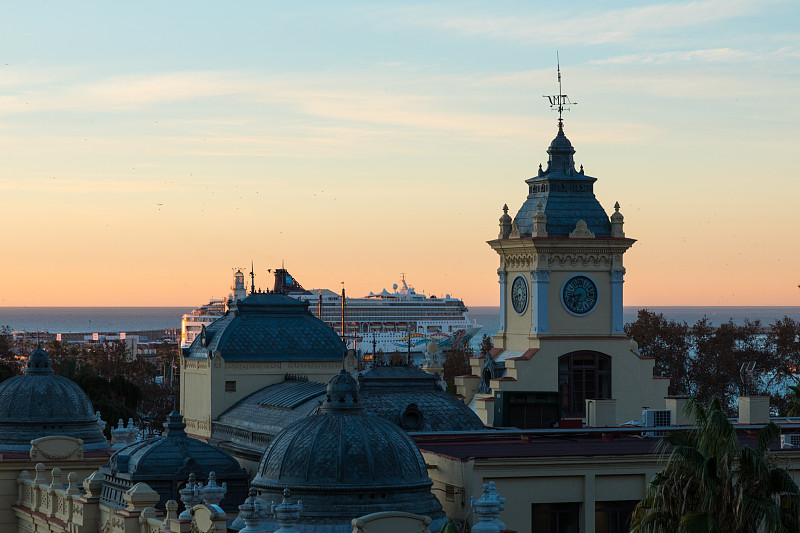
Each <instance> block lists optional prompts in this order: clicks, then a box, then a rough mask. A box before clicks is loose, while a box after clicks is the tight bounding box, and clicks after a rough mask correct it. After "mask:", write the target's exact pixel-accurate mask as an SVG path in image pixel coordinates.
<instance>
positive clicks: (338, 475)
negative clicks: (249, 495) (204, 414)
mask: <svg viewBox="0 0 800 533" xmlns="http://www.w3.org/2000/svg"><path fill="white" fill-rule="evenodd" d="M432 484H433V483H432V482H431V479H430V478H429V477H428V472H427V470H426V468H425V461H424V460H423V459H422V455H421V454H420V452H419V449H417V446H416V444H414V441H412V440H411V438H410V437H409V436H408V435H407V434H406V433H405V432H404V431H403V430H402V429H400V427H398V426H396V425H395V424H392V423H391V422H388V421H386V420H383V419H381V418H378V417H374V416H368V415H364V414H363V409H362V408H361V407H360V406H359V404H358V395H357V388H356V382H355V380H354V379H353V378H352V377H350V376H349V375H347V374H346V372H345V371H344V370H342V373H340V374H339V375H338V376H336V377H334V378H333V379H332V380H331V384H329V387H328V394H327V396H326V399H325V402H324V404H323V406H322V408H321V409H320V412H319V414H315V415H312V416H309V417H306V418H303V419H301V420H298V421H297V422H295V423H293V424H291V425H289V426H288V427H287V428H286V429H285V430H284V431H283V432H281V433H279V434H278V435H276V436H275V438H274V439H273V440H272V442H271V443H270V445H269V447H268V448H267V451H266V452H264V456H263V458H262V460H261V464H260V466H259V471H258V474H257V475H256V477H255V479H253V482H252V486H254V487H256V488H257V489H259V491H260V493H261V494H262V495H263V494H266V495H267V500H269V499H270V498H272V499H275V500H277V499H278V497H279V495H280V494H281V493H282V492H283V489H284V488H287V487H288V488H290V489H291V491H292V494H293V495H295V496H296V497H298V498H301V499H302V500H303V501H304V503H306V507H305V509H308V511H305V510H304V513H303V516H304V520H305V521H307V522H312V523H313V522H316V523H321V522H325V523H339V522H341V523H342V524H345V525H349V521H350V520H351V519H352V518H353V517H354V516H362V515H364V514H369V513H373V512H378V511H386V510H397V511H407V512H414V513H418V514H423V515H427V516H430V517H431V518H434V519H437V518H441V517H443V516H444V515H443V513H442V510H441V505H440V504H439V502H438V500H436V497H435V496H433V494H432V493H431V492H430V487H431V485H432ZM347 531H350V530H349V529H348V530H347Z"/></svg>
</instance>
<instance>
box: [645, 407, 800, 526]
mask: <svg viewBox="0 0 800 533" xmlns="http://www.w3.org/2000/svg"><path fill="white" fill-rule="evenodd" d="M688 408H689V412H690V413H691V414H694V416H695V419H696V421H697V427H696V428H695V429H694V430H690V431H680V432H674V433H670V434H669V435H668V436H667V437H666V439H665V440H664V445H665V448H670V447H671V451H670V454H669V459H668V460H667V465H666V467H665V468H664V471H663V472H661V473H659V474H658V475H656V477H655V479H653V481H652V482H651V483H650V486H649V487H648V488H647V492H646V494H645V497H644V499H643V500H642V501H641V502H639V504H638V505H637V506H636V509H635V510H634V512H633V516H632V520H631V532H641V533H676V532H677V533H694V532H703V533H716V532H719V533H762V532H763V533H778V532H781V533H784V532H797V531H800V498H798V496H799V495H800V489H798V486H797V484H796V483H795V482H794V481H793V480H792V478H791V476H790V475H789V473H788V472H787V471H786V470H785V469H784V468H782V467H780V466H777V465H775V461H774V457H773V456H770V454H769V446H770V444H772V443H773V442H774V441H775V439H776V438H777V437H778V435H779V434H780V428H779V427H778V426H777V425H775V424H774V423H772V422H770V423H769V424H767V425H766V426H764V428H763V429H762V430H761V431H760V432H759V435H758V440H757V443H756V448H755V449H753V448H750V447H749V446H742V445H741V444H740V443H739V439H738V438H737V436H736V429H735V428H734V426H733V424H731V423H730V422H729V421H728V418H727V416H726V415H725V412H724V411H723V410H722V407H721V406H720V402H719V401H718V400H717V399H713V400H712V401H711V403H710V404H709V406H708V408H707V409H706V408H704V407H703V406H702V405H701V404H700V403H699V402H695V401H693V402H690V404H689V407H688Z"/></svg>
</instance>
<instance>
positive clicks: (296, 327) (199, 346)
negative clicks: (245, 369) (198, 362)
mask: <svg viewBox="0 0 800 533" xmlns="http://www.w3.org/2000/svg"><path fill="white" fill-rule="evenodd" d="M209 352H212V353H217V352H219V353H220V355H221V356H222V358H223V359H224V360H226V361H289V360H300V361H318V360H323V361H341V359H342V356H343V354H344V352H345V346H344V344H343V343H342V341H341V339H339V336H338V335H336V332H335V331H333V329H331V328H330V326H328V325H327V324H325V322H323V321H321V320H319V319H317V318H316V317H315V316H314V315H312V314H311V313H310V312H309V311H308V302H301V301H299V300H297V299H295V298H291V297H289V296H285V295H283V294H275V293H269V294H264V293H256V294H251V295H250V296H248V297H247V298H244V299H242V300H237V301H236V302H234V303H233V304H231V308H230V309H229V310H228V312H227V313H225V316H223V317H222V318H220V319H218V320H216V321H214V322H213V323H212V324H211V325H210V326H208V327H207V328H205V329H204V330H203V332H202V333H201V334H200V335H198V336H197V338H196V339H195V340H194V342H193V343H192V345H191V347H190V348H189V357H201V358H206V357H207V355H208V353H209Z"/></svg>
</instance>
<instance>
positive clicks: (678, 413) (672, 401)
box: [664, 396, 694, 426]
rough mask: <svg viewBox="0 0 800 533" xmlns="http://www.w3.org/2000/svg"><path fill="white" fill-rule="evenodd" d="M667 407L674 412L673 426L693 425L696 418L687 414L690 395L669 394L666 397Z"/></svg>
mask: <svg viewBox="0 0 800 533" xmlns="http://www.w3.org/2000/svg"><path fill="white" fill-rule="evenodd" d="M664 400H666V403H667V409H669V410H670V411H671V412H672V418H671V420H672V425H673V426H693V425H694V419H693V418H692V417H690V416H689V415H687V414H686V406H687V405H688V404H689V397H688V396H667V397H666V398H664Z"/></svg>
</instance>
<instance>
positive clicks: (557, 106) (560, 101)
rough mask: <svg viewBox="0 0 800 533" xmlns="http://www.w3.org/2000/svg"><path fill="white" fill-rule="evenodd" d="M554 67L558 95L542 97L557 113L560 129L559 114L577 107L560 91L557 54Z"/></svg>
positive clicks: (559, 62) (559, 60)
mask: <svg viewBox="0 0 800 533" xmlns="http://www.w3.org/2000/svg"><path fill="white" fill-rule="evenodd" d="M556 66H557V72H558V94H556V95H553V96H547V95H544V97H545V98H547V100H548V101H549V102H550V109H553V110H557V111H558V126H559V127H561V126H562V123H563V119H562V118H561V113H562V112H564V111H569V106H571V105H577V104H578V102H570V100H569V96H567V95H566V94H564V92H563V91H562V90H561V59H560V58H559V57H558V52H556Z"/></svg>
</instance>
